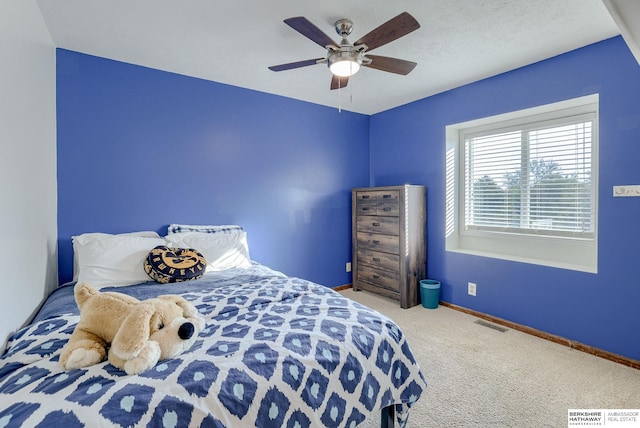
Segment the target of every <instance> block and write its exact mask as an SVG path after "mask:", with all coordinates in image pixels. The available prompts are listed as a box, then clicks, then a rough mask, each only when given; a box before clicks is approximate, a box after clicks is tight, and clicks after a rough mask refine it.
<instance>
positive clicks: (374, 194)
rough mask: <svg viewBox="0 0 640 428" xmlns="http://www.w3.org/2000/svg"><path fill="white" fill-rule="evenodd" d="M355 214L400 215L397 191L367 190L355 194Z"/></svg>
mask: <svg viewBox="0 0 640 428" xmlns="http://www.w3.org/2000/svg"><path fill="white" fill-rule="evenodd" d="M355 214H356V215H386V216H398V215H400V204H399V192H398V191H397V190H390V191H369V192H358V193H357V194H356V213H355Z"/></svg>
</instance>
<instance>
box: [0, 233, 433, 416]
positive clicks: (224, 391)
mask: <svg viewBox="0 0 640 428" xmlns="http://www.w3.org/2000/svg"><path fill="white" fill-rule="evenodd" d="M201 233H202V232H198V234H200V235H198V237H199V238H202V239H205V238H204V237H203V235H201ZM185 236H186V235H182V237H180V240H182V241H183V240H184V237H185ZM193 236H195V234H194V235H193ZM149 238H151V237H149ZM152 239H162V240H163V242H165V243H166V242H167V241H166V237H165V238H155V237H153V238H152ZM206 239H209V238H206ZM206 239H205V240H206ZM80 241H81V240H79V239H78V242H80ZM240 241H242V245H241V246H246V241H245V240H244V238H243V239H241V240H240ZM172 242H173V243H174V244H175V243H176V240H175V239H174V240H173V241H172ZM154 243H155V242H154ZM192 243H193V242H191V243H185V242H182V244H183V245H188V244H192ZM148 244H151V242H148ZM75 245H76V242H74V246H75ZM102 250H104V251H106V252H105V253H103V254H108V248H107V249H106V250H105V248H102ZM145 251H147V250H145ZM80 253H81V255H82V251H80ZM138 253H140V251H138ZM203 253H204V254H205V256H207V253H206V252H205V251H203ZM84 255H85V256H86V254H84ZM208 255H209V257H207V260H208V261H209V260H213V259H214V258H215V255H214V254H211V253H209V254H208ZM129 256H130V255H127V257H129ZM225 257H226V259H225V261H224V263H228V262H229V257H228V254H226V256H225ZM234 257H236V260H234V261H232V262H231V263H230V265H228V266H227V265H224V263H223V266H222V267H223V268H222V269H221V268H220V266H218V267H217V268H212V269H209V267H210V266H208V267H207V272H206V273H205V274H204V275H203V276H201V277H200V278H199V279H196V280H192V281H185V282H176V283H168V284H161V283H158V282H156V281H151V280H147V281H141V282H135V283H128V284H118V286H117V288H116V287H113V286H112V285H111V284H110V282H109V279H108V275H106V278H103V279H102V280H101V279H100V278H101V277H100V275H101V274H100V275H98V276H96V277H94V278H93V279H94V280H95V282H97V283H99V285H100V288H101V289H102V290H103V291H118V292H121V293H125V294H129V295H131V296H134V297H136V298H138V299H141V300H143V299H147V298H151V297H155V296H157V295H160V294H167V293H171V294H179V295H181V296H183V297H184V298H185V299H187V300H188V301H190V302H191V303H192V304H193V305H194V306H195V307H196V308H197V309H198V311H199V312H200V314H201V315H202V316H204V317H205V319H206V325H205V328H204V329H203V330H202V331H201V332H200V334H199V336H198V339H197V340H196V342H195V344H194V345H193V346H192V348H191V349H190V350H188V351H187V352H185V353H183V354H181V355H179V356H178V357H175V358H172V359H167V360H163V361H160V362H159V363H158V364H157V365H156V366H155V367H153V368H152V369H150V370H148V371H145V372H143V373H141V374H139V375H133V376H129V375H126V374H125V373H124V372H122V371H120V370H118V369H116V368H115V367H114V366H112V365H110V364H109V363H108V362H106V361H105V362H102V363H100V364H97V365H94V366H90V367H87V368H83V369H75V370H70V371H65V370H64V369H63V368H62V367H61V365H60V363H59V356H60V351H61V349H62V347H63V346H64V344H65V343H66V341H67V340H68V338H69V336H70V335H71V333H72V332H73V329H74V327H75V325H76V324H77V322H78V319H79V311H78V308H77V306H76V304H75V301H74V297H73V287H74V284H76V282H75V281H74V282H71V283H68V284H65V285H63V286H61V287H59V288H58V289H57V290H55V291H54V292H53V293H52V294H51V295H50V296H49V298H48V299H47V300H46V302H45V303H44V305H43V306H42V307H41V309H40V310H39V312H38V314H37V315H36V317H35V318H34V319H33V321H32V322H31V323H30V324H29V325H28V326H26V327H24V328H23V329H21V330H19V331H18V332H16V333H15V334H13V335H12V337H10V339H9V342H8V344H7V351H6V352H5V354H4V355H3V356H2V358H1V359H0V426H2V427H18V426H43V427H45V426H65V427H69V428H71V427H76V426H92V427H97V426H123V427H134V426H158V427H243V426H247V427H251V426H256V427H281V426H282V427H291V428H293V427H301V428H303V427H315V426H327V427H355V426H358V425H359V424H361V423H362V422H363V421H365V419H367V418H369V417H371V416H372V415H374V414H376V413H379V412H383V417H382V420H383V422H384V421H391V424H393V421H394V420H395V421H396V422H397V423H398V425H399V426H404V425H405V424H406V421H407V419H408V416H409V410H410V407H411V405H412V404H413V403H415V401H416V400H418V398H419V397H420V395H421V393H422V391H423V390H424V388H425V387H426V382H425V379H424V376H423V374H422V372H421V369H420V367H419V366H418V364H417V363H416V361H415V359H414V356H413V355H412V352H411V349H410V347H409V344H408V343H407V341H406V339H405V337H404V335H403V334H402V331H401V330H400V328H399V327H398V326H397V325H396V324H395V323H394V322H393V321H392V320H390V319H389V318H387V317H385V316H384V315H382V314H380V313H378V312H376V311H374V310H372V309H370V308H368V307H365V306H363V305H360V304H358V303H357V302H354V301H353V300H350V299H348V298H345V297H344V296H342V295H341V294H340V293H338V292H336V291H334V290H332V289H330V288H327V287H324V286H321V285H317V284H314V283H312V282H310V281H307V280H304V279H299V278H293V277H288V276H286V275H284V274H282V273H280V272H277V271H274V270H273V269H270V268H269V267H267V266H264V265H261V264H259V263H257V262H255V261H250V260H249V259H248V253H246V252H243V256H242V257H241V258H242V259H243V260H242V262H241V263H238V260H237V258H238V257H237V255H236V256H234ZM84 258H85V260H88V258H87V257H84ZM134 258H135V257H134ZM80 259H82V257H80ZM216 260H220V259H219V258H218V259H216ZM80 264H82V260H81V261H80ZM94 273H95V272H94ZM79 276H80V278H77V280H83V278H82V271H81V273H80V274H79ZM94 276H95V275H94ZM85 277H86V275H85ZM89 277H90V276H89ZM114 277H118V275H117V274H115V275H114ZM96 278H97V279H96ZM138 278H140V277H138ZM142 278H144V277H142ZM85 279H86V278H85ZM146 279H149V277H147V278H146ZM101 281H102V282H101ZM136 281H137V279H136ZM129 282H131V281H129Z"/></svg>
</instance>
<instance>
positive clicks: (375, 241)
mask: <svg viewBox="0 0 640 428" xmlns="http://www.w3.org/2000/svg"><path fill="white" fill-rule="evenodd" d="M371 242H373V243H374V244H379V243H380V241H378V240H377V239H374V240H373V241H371Z"/></svg>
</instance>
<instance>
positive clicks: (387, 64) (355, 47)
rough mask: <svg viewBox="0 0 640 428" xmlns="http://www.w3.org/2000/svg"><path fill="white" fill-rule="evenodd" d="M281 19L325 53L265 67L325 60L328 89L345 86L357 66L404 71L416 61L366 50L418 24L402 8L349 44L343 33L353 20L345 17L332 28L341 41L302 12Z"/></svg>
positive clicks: (289, 66)
mask: <svg viewBox="0 0 640 428" xmlns="http://www.w3.org/2000/svg"><path fill="white" fill-rule="evenodd" d="M284 22H285V23H286V24H287V25H289V26H290V27H291V28H293V29H294V30H296V31H297V32H299V33H300V34H302V35H303V36H305V37H307V38H308V39H310V40H311V41H313V42H315V43H317V44H319V45H320V46H322V47H323V48H325V49H327V56H326V57H324V58H315V59H308V60H304V61H297V62H291V63H287V64H280V65H273V66H271V67H269V70H272V71H284V70H291V69H293V68H300V67H306V66H309V65H315V64H327V65H328V66H329V69H330V70H331V72H332V73H333V76H332V78H331V89H338V88H344V87H345V86H347V83H348V82H349V77H350V76H353V75H354V74H355V73H357V72H358V70H359V69H360V66H363V67H369V68H375V69H376V70H381V71H387V72H390V73H396V74H402V75H407V74H409V73H410V72H411V70H413V69H414V68H415V66H416V65H417V64H416V63H415V62H411V61H406V60H403V59H398V58H390V57H387V56H379V55H370V54H369V53H368V52H369V51H372V50H374V49H375V48H379V47H380V46H382V45H386V44H387V43H390V42H392V41H394V40H396V39H399V38H400V37H402V36H405V35H407V34H409V33H410V32H412V31H415V30H417V29H418V28H420V24H419V23H418V21H416V19H415V18H414V17H413V16H411V15H410V14H409V13H408V12H403V13H401V14H400V15H398V16H396V17H395V18H391V19H390V20H389V21H387V22H385V23H384V24H382V25H380V26H379V27H377V28H375V29H373V30H372V31H370V32H369V33H367V34H366V35H364V36H363V37H361V38H360V39H358V40H357V41H356V42H355V43H353V44H351V43H349V41H348V40H347V36H349V35H350V34H351V31H352V30H353V22H352V21H351V20H349V19H340V20H338V21H336V23H335V27H336V32H337V33H338V34H339V35H340V37H342V41H341V42H340V43H339V44H338V43H335V42H334V41H333V40H332V39H331V38H330V37H329V36H327V35H326V34H325V33H324V32H322V30H320V29H319V28H318V27H316V26H315V25H314V24H313V23H312V22H311V21H309V20H308V19H307V18H305V17H303V16H297V17H294V18H288V19H285V20H284Z"/></svg>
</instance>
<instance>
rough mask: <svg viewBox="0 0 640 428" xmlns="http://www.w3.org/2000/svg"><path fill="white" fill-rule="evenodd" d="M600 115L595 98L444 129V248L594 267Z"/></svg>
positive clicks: (594, 270)
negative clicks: (445, 168) (445, 237)
mask: <svg viewBox="0 0 640 428" xmlns="http://www.w3.org/2000/svg"><path fill="white" fill-rule="evenodd" d="M597 117H598V100H597V95H594V96H588V97H582V98H579V99H575V100H569V101H565V102H562V103H556V104H553V105H548V106H542V107H537V108H534V109H528V110H523V111H519V112H514V113H509V114H506V115H500V116H496V117H491V118H485V119H480V120H477V121H473V122H467V123H463V124H456V125H451V126H448V127H447V158H446V165H447V176H446V183H447V213H446V219H447V225H446V231H447V232H446V233H447V250H449V251H462V252H470V253H474V254H481V255H485V256H490V257H499V258H504V259H509V260H518V261H525V262H531V263H538V264H544V265H550V266H557V267H564V268H569V269H577V270H583V271H588V272H596V270H597V246H596V236H597V235H596V230H597V228H596V226H597V221H596V218H597V217H596V214H597V213H596V207H597V205H596V194H597V193H596V189H597V168H596V166H597V163H596V159H597ZM456 170H457V172H456Z"/></svg>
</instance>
